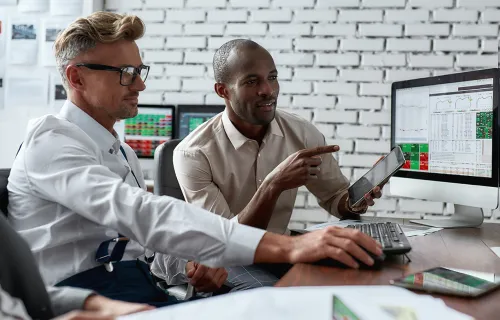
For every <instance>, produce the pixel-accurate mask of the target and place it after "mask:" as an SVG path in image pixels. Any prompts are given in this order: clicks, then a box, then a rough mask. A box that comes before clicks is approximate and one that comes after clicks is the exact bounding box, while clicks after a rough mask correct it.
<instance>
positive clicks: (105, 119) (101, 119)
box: [70, 98, 116, 135]
mask: <svg viewBox="0 0 500 320" xmlns="http://www.w3.org/2000/svg"><path fill="white" fill-rule="evenodd" d="M70 101H71V102H72V103H73V104H74V105H75V106H77V107H78V108H80V109H81V110H82V111H84V112H85V113H86V114H88V115H89V116H90V117H91V118H92V119H94V120H95V121H97V123H99V124H100V125H101V126H103V127H104V128H105V129H106V130H108V131H109V132H110V133H111V134H112V135H115V130H114V129H113V126H114V125H115V122H116V119H113V118H111V117H110V116H109V114H107V113H106V112H105V110H104V108H96V107H92V106H91V105H89V104H88V103H87V102H85V101H84V100H82V99H78V98H70Z"/></svg>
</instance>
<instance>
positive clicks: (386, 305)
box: [118, 286, 472, 320]
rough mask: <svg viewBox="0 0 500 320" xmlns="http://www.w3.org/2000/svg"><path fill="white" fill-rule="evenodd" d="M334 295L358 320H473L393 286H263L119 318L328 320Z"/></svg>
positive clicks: (150, 319)
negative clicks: (406, 315)
mask: <svg viewBox="0 0 500 320" xmlns="http://www.w3.org/2000/svg"><path fill="white" fill-rule="evenodd" d="M334 296H335V297H339V298H340V299H342V301H343V302H344V303H345V304H347V305H348V306H349V308H351V309H352V310H353V312H355V313H357V314H358V316H359V318H360V319H361V320H371V319H377V320H395V319H397V318H396V317H395V316H393V315H391V313H390V311H392V312H394V311H395V310H397V309H398V308H400V307H402V308H405V309H412V310H415V311H414V314H415V316H416V318H414V319H412V320H424V319H456V320H462V319H463V320H470V319H472V318H471V317H469V316H467V315H463V314H461V313H459V312H457V311H455V310H452V309H450V308H448V307H447V306H446V305H445V304H444V302H443V301H442V300H441V299H435V298H432V297H431V296H426V295H417V294H415V293H413V292H411V291H408V290H406V289H403V288H398V287H393V286H337V287H300V288H299V287H293V288H269V287H267V288H260V289H252V290H248V291H242V292H237V293H231V294H226V295H222V296H217V297H213V298H207V299H202V300H196V301H192V302H189V303H182V304H178V305H173V306H169V307H165V308H160V309H156V310H152V311H147V312H142V313H139V314H132V315H128V316H124V317H120V318H118V319H120V320H142V319H144V320H146V319H148V320H157V319H158V320H160V319H161V320H167V319H182V320H184V319H193V318H195V317H200V318H202V319H204V320H215V319H217V320H224V319H231V320H232V319H256V320H257V319H259V320H260V319H292V320H293V319H314V320H321V319H325V320H331V319H332V316H333V297H334ZM387 310H390V311H387ZM429 315H430V316H429Z"/></svg>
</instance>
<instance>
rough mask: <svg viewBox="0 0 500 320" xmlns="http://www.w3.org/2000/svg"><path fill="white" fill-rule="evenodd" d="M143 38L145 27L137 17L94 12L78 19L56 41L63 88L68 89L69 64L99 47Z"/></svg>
mask: <svg viewBox="0 0 500 320" xmlns="http://www.w3.org/2000/svg"><path fill="white" fill-rule="evenodd" d="M143 34H144V23H143V22H142V20H141V19H140V18H139V17H137V16H134V15H126V14H123V15H122V14H117V13H112V12H104V11H99V12H94V13H92V14H91V15H89V16H87V17H84V18H78V19H77V20H75V21H74V22H73V23H71V24H70V25H69V26H68V27H67V28H66V29H65V30H64V31H63V32H61V33H60V34H59V35H58V36H57V39H56V41H55V44H54V49H55V55H56V64H57V69H58V70H59V73H60V74H61V77H62V80H63V84H64V85H65V86H66V87H67V84H68V83H67V79H66V72H65V70H66V67H67V66H68V63H69V61H70V60H72V59H74V58H75V57H77V56H78V55H80V54H81V53H83V52H85V51H87V50H89V49H92V48H94V47H95V46H96V44H97V43H99V42H100V43H113V42H116V41H119V40H123V39H125V40H130V41H135V40H137V39H139V38H141V37H142V36H143Z"/></svg>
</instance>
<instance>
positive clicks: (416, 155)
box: [410, 152, 420, 161]
mask: <svg viewBox="0 0 500 320" xmlns="http://www.w3.org/2000/svg"><path fill="white" fill-rule="evenodd" d="M410 160H411V161H420V153H419V152H412V153H411V154H410Z"/></svg>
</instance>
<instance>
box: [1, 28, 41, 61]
mask: <svg viewBox="0 0 500 320" xmlns="http://www.w3.org/2000/svg"><path fill="white" fill-rule="evenodd" d="M37 37H38V23H37V21H36V20H15V21H12V22H11V23H10V25H9V39H8V41H9V42H8V46H7V47H8V50H7V51H8V52H9V58H8V61H9V64H18V65H27V64H29V65H33V64H36V63H37V49H38V45H37V43H38V42H37Z"/></svg>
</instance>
